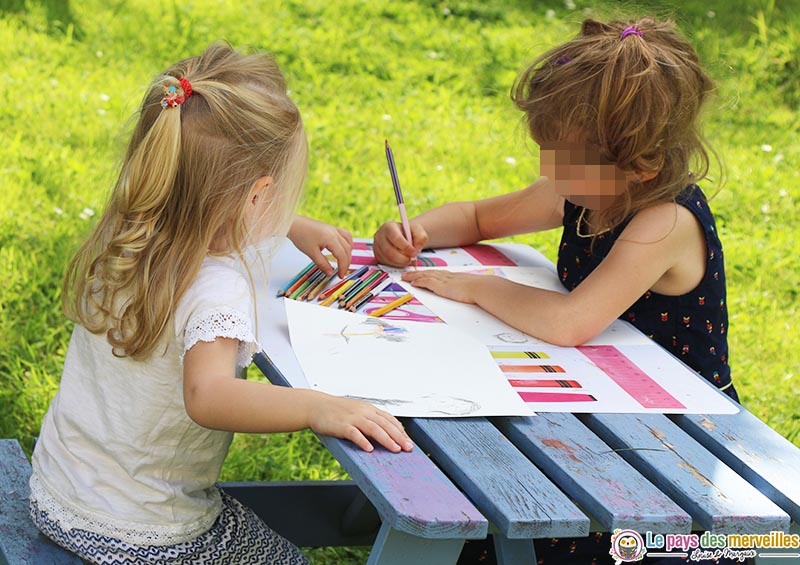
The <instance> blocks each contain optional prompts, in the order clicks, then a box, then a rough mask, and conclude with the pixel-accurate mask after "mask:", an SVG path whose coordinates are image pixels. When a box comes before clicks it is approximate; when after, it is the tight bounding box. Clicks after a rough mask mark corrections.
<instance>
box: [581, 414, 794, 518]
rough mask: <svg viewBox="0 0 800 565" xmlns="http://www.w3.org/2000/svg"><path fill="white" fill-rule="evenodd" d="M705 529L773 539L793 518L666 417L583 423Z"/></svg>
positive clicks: (605, 417)
mask: <svg viewBox="0 0 800 565" xmlns="http://www.w3.org/2000/svg"><path fill="white" fill-rule="evenodd" d="M581 419H582V420H583V421H584V423H586V424H587V426H588V427H589V428H590V429H592V430H593V431H594V432H595V433H596V434H597V435H599V436H600V437H601V438H602V439H603V440H604V441H605V442H606V443H607V444H608V445H609V446H611V447H613V448H614V449H618V450H620V451H619V453H620V454H621V455H622V456H623V457H624V458H625V459H626V460H627V461H628V462H629V463H630V464H631V465H633V466H634V467H636V468H637V469H638V470H639V471H640V472H641V473H642V474H643V475H644V476H645V477H647V478H648V479H649V480H650V481H651V482H653V483H654V484H655V485H656V486H657V487H659V488H660V489H661V490H662V491H663V492H664V493H666V494H667V495H668V496H669V497H670V498H672V499H673V500H674V501H675V502H677V503H678V504H679V505H680V506H681V507H682V508H683V509H684V510H686V511H687V512H688V513H689V514H690V515H691V516H692V518H694V520H695V521H696V522H697V523H698V524H699V525H700V527H701V528H703V529H705V530H708V531H711V532H714V533H723V534H729V533H731V534H734V533H735V534H751V533H769V532H770V531H772V530H785V529H787V528H788V527H789V522H790V519H789V516H788V514H786V513H785V512H783V511H782V510H781V509H780V508H779V507H778V506H777V505H775V503H773V502H772V501H771V500H769V499H768V498H767V497H765V496H764V495H763V494H761V493H760V492H759V491H758V490H757V489H756V488H755V487H753V486H752V485H750V483H748V482H747V481H745V480H744V479H743V478H742V477H740V476H739V475H738V474H736V472H734V471H733V470H732V469H731V468H730V467H728V466H727V465H725V464H724V463H723V462H721V461H720V460H719V459H717V458H716V457H714V455H713V454H711V453H710V452H709V451H708V450H707V449H705V448H704V447H703V446H701V445H700V444H699V443H698V442H697V441H695V440H694V439H693V438H692V437H690V436H689V435H688V434H686V433H685V432H684V431H683V430H681V429H680V428H679V427H678V426H677V425H676V424H675V423H673V422H672V421H671V420H670V419H669V418H667V417H666V416H663V415H661V414H589V415H585V416H582V418H581Z"/></svg>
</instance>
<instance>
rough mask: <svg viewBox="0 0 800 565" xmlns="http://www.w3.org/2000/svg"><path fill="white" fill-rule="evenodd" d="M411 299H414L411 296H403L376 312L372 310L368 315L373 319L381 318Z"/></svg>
mask: <svg viewBox="0 0 800 565" xmlns="http://www.w3.org/2000/svg"><path fill="white" fill-rule="evenodd" d="M412 298H414V297H413V296H412V295H411V294H405V295H403V296H401V297H400V298H398V299H397V300H393V301H392V302H390V303H389V304H387V305H386V306H381V307H380V308H378V309H377V310H373V311H372V312H370V313H369V314H368V315H369V316H372V317H374V318H378V317H380V316H383V315H384V314H386V313H387V312H391V311H392V310H394V309H395V308H397V307H398V306H402V305H403V304H405V303H406V302H408V301H409V300H411V299H412Z"/></svg>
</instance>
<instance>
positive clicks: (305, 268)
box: [276, 261, 316, 297]
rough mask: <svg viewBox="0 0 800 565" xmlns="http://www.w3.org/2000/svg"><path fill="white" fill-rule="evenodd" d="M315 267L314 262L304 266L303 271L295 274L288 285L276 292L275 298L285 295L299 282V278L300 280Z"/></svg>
mask: <svg viewBox="0 0 800 565" xmlns="http://www.w3.org/2000/svg"><path fill="white" fill-rule="evenodd" d="M315 265H316V264H315V263H314V261H311V263H309V264H308V265H306V266H305V267H304V268H303V270H302V271H300V272H299V273H297V274H296V275H295V276H294V277H292V280H290V281H289V282H288V283H286V284H285V285H284V286H283V288H281V289H280V290H278V294H277V295H276V296H278V297H281V296H283V295H284V294H286V293H287V292H288V291H289V289H290V288H291V287H292V286H293V285H294V284H295V283H296V282H297V281H299V280H300V278H301V277H302V276H303V275H305V274H306V273H308V271H310V270H311V269H312V268H314V266H315Z"/></svg>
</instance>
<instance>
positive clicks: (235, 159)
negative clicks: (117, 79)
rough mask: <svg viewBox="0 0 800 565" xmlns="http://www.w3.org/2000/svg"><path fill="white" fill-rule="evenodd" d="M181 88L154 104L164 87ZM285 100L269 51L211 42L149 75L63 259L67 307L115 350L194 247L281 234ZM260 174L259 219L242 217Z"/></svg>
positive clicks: (125, 349)
mask: <svg viewBox="0 0 800 565" xmlns="http://www.w3.org/2000/svg"><path fill="white" fill-rule="evenodd" d="M181 77H183V78H186V79H187V80H188V81H189V82H190V83H191V86H192V93H191V95H190V96H189V97H188V98H186V100H185V102H183V104H181V105H180V106H177V107H175V108H162V106H161V99H162V97H163V96H164V89H165V88H166V87H170V86H174V87H175V88H176V89H177V92H178V93H179V94H184V92H183V90H182V88H181V84H180V82H179V81H178V80H177V79H178V78H181ZM307 153H308V150H307V143H306V136H305V132H304V130H303V124H302V121H301V119H300V113H299V111H298V110H297V107H296V106H295V105H294V103H293V102H292V101H291V100H290V99H289V97H288V95H287V93H286V83H285V80H284V78H283V75H282V74H281V72H280V70H279V69H278V67H277V65H276V64H275V62H274V61H273V60H272V59H271V58H270V57H269V56H267V55H264V54H243V53H240V52H238V51H235V50H234V49H232V48H231V47H229V46H227V45H216V44H215V45H211V46H210V47H208V48H207V49H206V50H205V52H204V53H203V54H202V55H200V56H198V57H192V58H189V59H185V60H183V61H180V62H178V63H176V64H175V65H173V66H172V67H170V68H169V69H167V70H166V71H164V73H163V74H162V75H159V76H158V77H156V78H155V80H154V81H153V82H152V84H151V85H150V87H149V88H148V90H147V93H146V94H145V97H144V100H143V102H142V106H141V109H140V111H139V115H138V121H137V124H136V126H135V129H134V131H133V135H132V138H131V141H130V144H129V146H128V149H127V152H126V155H125V159H124V161H123V164H122V169H121V171H120V175H119V179H118V180H117V183H116V186H115V187H114V190H113V192H112V194H111V196H110V201H109V203H108V206H107V209H106V211H105V212H104V214H103V216H102V217H101V218H100V220H99V223H98V225H97V227H96V228H95V230H94V232H93V233H92V235H91V236H90V237H89V239H88V240H87V241H86V242H85V243H84V244H83V245H82V247H81V248H80V250H79V251H78V252H77V254H76V255H75V257H74V258H73V259H72V261H71V262H70V263H69V266H68V268H67V273H66V277H65V279H64V283H63V293H62V297H63V298H62V301H63V306H64V311H65V313H66V314H67V316H68V317H69V318H70V319H72V320H73V321H74V322H76V323H80V324H82V325H83V326H85V327H86V328H87V329H88V330H89V331H91V332H93V333H105V334H106V336H107V339H108V341H109V343H110V344H111V346H112V348H113V351H114V354H115V355H117V356H130V357H132V358H134V359H142V358H146V357H148V356H149V355H150V354H151V353H152V352H153V350H154V349H155V347H156V346H157V345H158V343H159V341H160V340H161V339H162V336H163V335H164V334H165V331H166V330H167V329H168V328H169V327H170V325H171V322H172V319H173V315H174V311H175V307H176V305H177V303H178V301H179V300H180V299H181V297H182V296H183V295H184V294H185V292H186V291H187V289H188V287H189V286H190V285H191V283H192V281H193V279H194V278H195V276H196V274H197V272H198V270H199V268H200V265H201V263H202V261H203V259H204V258H205V257H206V256H207V255H208V254H209V253H210V251H209V250H210V249H216V247H217V246H219V244H220V242H222V243H223V244H224V249H222V250H217V251H218V252H220V253H226V254H227V253H235V254H239V255H241V254H242V251H243V248H244V247H245V246H246V245H247V244H248V243H251V241H250V238H251V236H252V235H253V234H250V233H248V226H252V224H253V223H257V224H263V223H264V221H266V222H268V226H269V229H268V230H265V232H266V233H264V232H262V233H261V234H260V235H263V236H265V237H269V236H276V237H282V236H284V235H285V234H286V233H287V231H288V229H289V226H290V223H291V220H292V216H293V212H294V209H295V207H296V205H297V202H298V199H299V197H300V193H301V190H302V185H303V182H304V180H305V174H306V169H307ZM264 176H270V177H272V182H271V183H270V185H269V187H268V188H267V190H266V191H265V192H267V195H266V198H262V199H259V202H260V203H263V202H264V201H266V203H264V204H261V205H260V207H259V208H258V211H259V212H260V216H259V220H260V221H256V222H247V221H245V213H246V206H247V205H248V203H249V202H250V201H251V198H252V195H251V190H252V188H253V186H254V184H255V183H256V181H257V180H258V179H260V178H262V177H264Z"/></svg>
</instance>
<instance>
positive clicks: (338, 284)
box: [317, 265, 367, 300]
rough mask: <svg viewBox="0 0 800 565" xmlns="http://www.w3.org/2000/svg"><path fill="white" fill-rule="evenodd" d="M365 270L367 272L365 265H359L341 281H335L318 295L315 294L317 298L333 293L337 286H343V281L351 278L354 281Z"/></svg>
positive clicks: (326, 296) (323, 297) (320, 298)
mask: <svg viewBox="0 0 800 565" xmlns="http://www.w3.org/2000/svg"><path fill="white" fill-rule="evenodd" d="M366 272H367V266H366V265H364V266H363V267H361V268H360V269H358V270H357V271H353V272H352V273H350V274H349V275H347V276H346V277H345V278H343V279H342V280H341V281H339V282H338V283H336V284H335V285H333V286H332V287H330V288H329V289H327V290H325V291H324V292H322V293H321V294H320V295H319V296H317V300H325V299H326V298H328V297H329V296H330V295H331V294H333V293H334V292H336V291H337V290H339V288H340V287H341V286H343V285H344V283H345V282H347V281H349V280H353V281H354V280H355V279H357V278H358V277H360V276H361V275H363V274H364V273H366ZM337 296H338V295H337Z"/></svg>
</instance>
